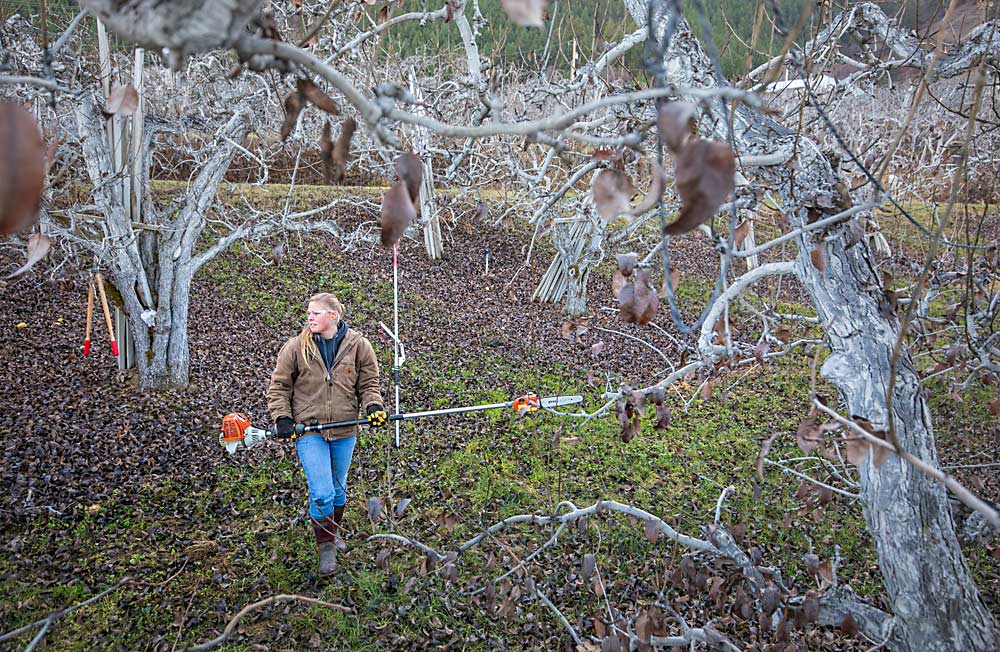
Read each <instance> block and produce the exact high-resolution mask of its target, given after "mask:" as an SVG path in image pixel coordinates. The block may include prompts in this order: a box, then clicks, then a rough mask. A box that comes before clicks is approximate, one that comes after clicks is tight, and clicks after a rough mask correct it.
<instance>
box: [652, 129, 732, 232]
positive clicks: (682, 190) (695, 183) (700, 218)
mask: <svg viewBox="0 0 1000 652" xmlns="http://www.w3.org/2000/svg"><path fill="white" fill-rule="evenodd" d="M735 174H736V157H735V156H733V151H732V150H731V149H730V148H729V145H726V144H725V143H720V142H717V141H710V140H704V139H702V138H698V139H695V140H694V141H692V142H690V143H688V144H687V145H686V146H685V147H684V150H683V151H682V152H681V154H680V156H679V157H678V158H677V162H676V164H675V183H676V185H677V194H678V195H680V198H681V201H682V205H681V213H680V217H678V218H677V221H675V222H673V223H671V224H668V225H667V226H666V227H665V228H664V230H663V231H664V233H666V234H667V235H677V234H679V233H685V232H687V231H690V230H692V229H695V228H697V227H698V226H699V225H701V224H703V223H704V222H706V221H707V220H708V219H710V218H711V217H712V216H713V215H715V213H716V211H718V210H719V206H721V205H722V203H723V202H724V201H726V199H728V198H729V196H730V195H731V194H732V192H733V187H734V176H733V175H735Z"/></svg>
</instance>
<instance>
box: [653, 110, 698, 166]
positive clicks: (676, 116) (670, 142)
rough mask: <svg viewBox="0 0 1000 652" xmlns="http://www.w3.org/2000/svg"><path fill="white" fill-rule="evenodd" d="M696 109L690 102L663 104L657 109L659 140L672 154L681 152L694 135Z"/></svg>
mask: <svg viewBox="0 0 1000 652" xmlns="http://www.w3.org/2000/svg"><path fill="white" fill-rule="evenodd" d="M697 110H698V107H697V106H695V105H694V104H692V103H690V102H664V103H662V104H660V107H659V117H658V125H659V129H660V138H662V139H663V144H664V145H666V146H667V149H669V150H670V151H671V152H673V153H674V154H677V153H679V152H680V151H681V150H683V148H684V146H685V144H687V142H688V140H689V139H690V138H691V135H692V134H694V132H695V128H696V125H697V122H696V120H695V112H696V111H697Z"/></svg>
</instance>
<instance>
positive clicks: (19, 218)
mask: <svg viewBox="0 0 1000 652" xmlns="http://www.w3.org/2000/svg"><path fill="white" fill-rule="evenodd" d="M44 182H45V146H44V145H43V143H42V136H41V133H40V132H39V131H38V126H37V125H36V124H35V119H34V118H33V117H32V115H31V114H30V113H28V112H27V111H26V110H24V108H22V107H21V106H19V105H17V104H13V103H9V102H5V103H2V104H0V233H3V234H10V233H17V232H19V231H21V230H23V229H25V228H26V227H28V226H29V225H31V224H34V223H35V221H36V220H37V219H38V207H39V204H40V203H41V198H42V187H43V185H44Z"/></svg>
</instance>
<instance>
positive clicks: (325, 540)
mask: <svg viewBox="0 0 1000 652" xmlns="http://www.w3.org/2000/svg"><path fill="white" fill-rule="evenodd" d="M312 526H313V534H314V535H316V545H317V546H318V547H319V574H320V575H330V574H331V573H335V572H337V546H336V545H334V539H335V538H336V531H337V524H336V523H335V522H334V520H333V518H332V517H330V516H327V517H326V518H323V519H320V520H318V521H317V520H316V519H312Z"/></svg>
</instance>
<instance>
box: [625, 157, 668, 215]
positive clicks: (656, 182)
mask: <svg viewBox="0 0 1000 652" xmlns="http://www.w3.org/2000/svg"><path fill="white" fill-rule="evenodd" d="M652 167H653V169H652V180H651V181H650V183H649V190H648V191H647V192H646V196H645V197H643V198H642V201H640V202H639V203H638V204H636V205H635V206H633V207H632V208H631V209H630V210H629V211H627V214H628V215H631V216H632V217H639V216H641V215H642V214H643V213H645V212H646V211H648V210H649V209H651V208H653V207H654V206H656V205H657V204H659V203H660V197H662V196H663V191H664V190H666V189H667V174H666V173H665V172H664V171H663V168H662V167H660V164H659V163H657V162H656V161H653V162H652Z"/></svg>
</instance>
